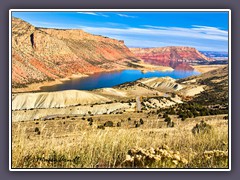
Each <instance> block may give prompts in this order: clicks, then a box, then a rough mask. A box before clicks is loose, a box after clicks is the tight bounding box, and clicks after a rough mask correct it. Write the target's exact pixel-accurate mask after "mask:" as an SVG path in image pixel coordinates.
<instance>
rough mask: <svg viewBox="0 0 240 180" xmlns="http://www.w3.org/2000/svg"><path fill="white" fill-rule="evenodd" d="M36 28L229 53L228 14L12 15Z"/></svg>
mask: <svg viewBox="0 0 240 180" xmlns="http://www.w3.org/2000/svg"><path fill="white" fill-rule="evenodd" d="M12 15H13V16H14V17H18V18H21V19H23V20H25V21H27V22H29V23H31V24H33V25H34V26H37V27H45V28H61V29H72V28H74V29H83V30H85V31H86V32H89V33H92V34H96V35H103V36H107V37H111V38H115V39H119V40H124V41H125V44H126V45H127V46H128V47H163V46H191V47H195V48H197V49H198V50H205V51H227V50H228V12H13V13H12Z"/></svg>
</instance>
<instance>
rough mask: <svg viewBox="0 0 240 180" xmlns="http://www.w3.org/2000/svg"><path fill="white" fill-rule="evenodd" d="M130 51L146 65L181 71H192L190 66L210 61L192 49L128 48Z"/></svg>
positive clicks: (170, 47) (175, 47) (179, 47)
mask: <svg viewBox="0 0 240 180" xmlns="http://www.w3.org/2000/svg"><path fill="white" fill-rule="evenodd" d="M130 50H131V51H132V52H133V53H134V54H135V55H136V56H137V57H139V58H141V59H143V60H144V61H145V62H146V63H150V64H154V65H162V66H170V67H172V68H174V69H182V70H193V68H192V67H191V66H190V64H192V63H198V62H201V61H210V60H211V59H210V58H208V57H206V56H205V55H203V54H201V53H200V52H199V51H198V50H197V49H195V48H192V47H181V46H169V47H161V48H130Z"/></svg>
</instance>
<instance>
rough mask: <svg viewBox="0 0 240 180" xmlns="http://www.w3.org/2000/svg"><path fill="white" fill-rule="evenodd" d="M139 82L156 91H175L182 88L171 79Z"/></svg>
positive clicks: (142, 80) (150, 79)
mask: <svg viewBox="0 0 240 180" xmlns="http://www.w3.org/2000/svg"><path fill="white" fill-rule="evenodd" d="M139 81H140V82H141V83H143V84H145V85H147V86H149V87H152V88H156V89H158V90H161V89H165V90H175V91H177V90H180V89H182V86H181V85H180V84H178V83H176V82H175V81H176V80H175V79H173V78H171V77H161V78H144V79H141V80H139Z"/></svg>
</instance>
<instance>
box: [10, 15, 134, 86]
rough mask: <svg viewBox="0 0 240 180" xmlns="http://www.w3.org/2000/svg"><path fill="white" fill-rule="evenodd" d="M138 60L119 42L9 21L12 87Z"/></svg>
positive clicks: (17, 20) (118, 65)
mask: <svg viewBox="0 0 240 180" xmlns="http://www.w3.org/2000/svg"><path fill="white" fill-rule="evenodd" d="M130 60H131V62H134V61H135V62H136V61H138V59H137V58H135V55H133V53H132V52H131V51H130V50H129V49H128V48H127V47H126V46H125V45H124V42H123V41H119V40H115V39H111V38H107V37H103V36H96V35H92V34H89V33H86V32H84V31H83V30H77V29H72V30H64V29H44V28H37V27H34V26H32V25H31V24H29V23H27V22H25V21H23V20H21V19H18V18H12V87H13V88H16V87H24V86H26V85H27V84H31V83H36V82H43V81H49V80H55V79H59V78H65V77H70V76H72V75H79V76H81V75H82V74H88V73H93V72H99V71H104V70H109V69H115V70H117V69H121V68H124V67H126V66H128V65H129V62H130Z"/></svg>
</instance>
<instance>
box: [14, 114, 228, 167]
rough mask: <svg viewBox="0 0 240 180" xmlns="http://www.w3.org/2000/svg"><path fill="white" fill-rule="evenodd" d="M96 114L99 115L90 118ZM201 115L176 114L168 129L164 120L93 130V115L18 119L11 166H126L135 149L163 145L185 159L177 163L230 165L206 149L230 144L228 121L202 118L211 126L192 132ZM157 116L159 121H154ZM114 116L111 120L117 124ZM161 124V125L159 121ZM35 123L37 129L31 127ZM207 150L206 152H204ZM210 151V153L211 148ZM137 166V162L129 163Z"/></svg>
mask: <svg viewBox="0 0 240 180" xmlns="http://www.w3.org/2000/svg"><path fill="white" fill-rule="evenodd" d="M94 118H96V119H98V117H94ZM201 120H202V119H201V118H196V119H189V120H186V121H184V122H182V121H179V120H177V119H174V121H175V122H176V125H175V127H174V128H166V124H164V122H163V120H159V121H161V122H159V123H156V122H154V123H153V120H148V121H147V120H144V125H142V126H140V127H139V128H133V127H132V126H131V125H129V124H131V123H133V122H122V124H123V125H122V126H121V127H107V128H105V130H102V129H97V125H99V124H101V123H102V122H101V120H99V122H98V121H97V120H95V119H94V122H93V125H92V126H89V125H88V122H87V120H85V121H83V120H81V119H80V118H76V119H74V120H71V118H69V119H64V120H53V121H41V122H35V121H31V122H19V123H13V126H12V129H13V131H12V167H13V168H126V167H129V166H127V165H126V164H124V163H123V162H124V161H125V159H126V156H127V154H128V151H129V150H131V149H133V148H143V149H149V148H154V149H156V148H159V147H162V146H163V145H167V146H168V147H169V148H170V150H171V151H173V152H176V151H178V152H179V155H180V156H181V157H183V158H185V159H186V160H187V161H188V163H187V164H185V165H184V166H183V165H181V166H174V167H177V168H185V167H187V168H189V167H190V168H228V157H227V158H226V157H224V158H221V157H220V156H219V157H215V156H214V153H213V155H212V156H211V157H210V158H209V157H208V158H206V152H208V151H214V150H220V151H224V152H225V151H226V150H227V149H228V122H227V121H226V120H223V119H222V116H219V117H218V116H216V117H215V118H214V119H212V120H206V122H207V123H208V124H210V125H211V126H212V127H213V128H212V130H211V131H210V132H209V133H205V134H199V135H193V134H192V132H191V129H192V128H193V127H194V126H195V125H196V123H197V122H200V121H201ZM156 121H157V120H156ZM116 123H117V121H114V124H116ZM161 123H162V124H163V125H164V126H163V125H159V124H161ZM36 127H38V128H39V131H40V134H38V132H35V128H36ZM204 152H205V154H204ZM210 154H211V153H210ZM130 167H138V166H130ZM145 167H153V168H171V167H172V166H170V165H168V164H161V165H159V163H154V164H152V165H151V166H147V165H146V166H145Z"/></svg>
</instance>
